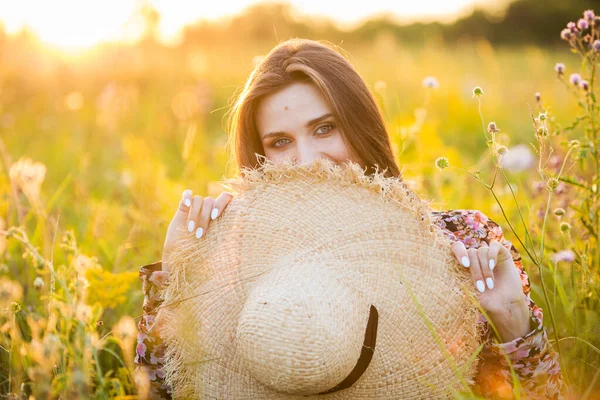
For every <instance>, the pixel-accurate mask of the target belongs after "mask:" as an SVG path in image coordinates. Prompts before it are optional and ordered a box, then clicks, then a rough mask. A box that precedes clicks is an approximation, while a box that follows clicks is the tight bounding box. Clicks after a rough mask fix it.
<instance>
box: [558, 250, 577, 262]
mask: <svg viewBox="0 0 600 400" xmlns="http://www.w3.org/2000/svg"><path fill="white" fill-rule="evenodd" d="M576 258H577V256H576V255H575V253H573V251H572V250H561V251H559V252H558V253H556V254H554V255H553V256H552V261H554V262H555V263H556V264H558V263H559V262H561V261H564V262H573V261H575V259H576Z"/></svg>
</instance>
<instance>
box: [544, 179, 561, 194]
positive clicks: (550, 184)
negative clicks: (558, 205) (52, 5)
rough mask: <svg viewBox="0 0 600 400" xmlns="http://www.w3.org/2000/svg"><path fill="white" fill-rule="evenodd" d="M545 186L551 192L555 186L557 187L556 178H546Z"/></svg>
mask: <svg viewBox="0 0 600 400" xmlns="http://www.w3.org/2000/svg"><path fill="white" fill-rule="evenodd" d="M546 187H547V188H548V190H549V191H551V192H553V191H555V190H556V188H557V187H558V179H556V178H550V179H548V182H546Z"/></svg>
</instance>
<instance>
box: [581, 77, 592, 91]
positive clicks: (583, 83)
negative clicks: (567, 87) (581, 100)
mask: <svg viewBox="0 0 600 400" xmlns="http://www.w3.org/2000/svg"><path fill="white" fill-rule="evenodd" d="M579 86H580V87H581V88H582V89H583V90H585V91H586V92H587V91H588V90H590V84H589V83H588V81H586V80H585V79H582V80H581V81H580V82H579Z"/></svg>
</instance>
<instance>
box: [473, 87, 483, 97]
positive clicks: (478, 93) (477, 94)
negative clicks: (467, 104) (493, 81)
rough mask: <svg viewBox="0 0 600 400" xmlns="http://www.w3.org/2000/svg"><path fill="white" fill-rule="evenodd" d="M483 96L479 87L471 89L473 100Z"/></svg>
mask: <svg viewBox="0 0 600 400" xmlns="http://www.w3.org/2000/svg"><path fill="white" fill-rule="evenodd" d="M481 96H483V89H482V88H481V87H479V86H475V87H474V88H473V98H476V97H481Z"/></svg>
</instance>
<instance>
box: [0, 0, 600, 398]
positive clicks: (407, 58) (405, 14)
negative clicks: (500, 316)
mask: <svg viewBox="0 0 600 400" xmlns="http://www.w3.org/2000/svg"><path fill="white" fill-rule="evenodd" d="M598 6H600V2H598V1H583V0H569V1H564V0H562V1H559V0H514V1H510V0H506V1H504V0H498V1H492V0H489V1H485V0H445V1H441V0H440V1H436V0H421V1H410V2H409V1H396V2H391V1H389V2H388V1H377V0H371V1H368V2H359V3H352V2H347V3H337V2H325V1H309V0H302V1H301V0H298V1H292V2H289V3H282V2H257V1H245V0H227V1H218V2H215V3H212V2H200V1H198V2H189V1H175V0H171V1H164V0H155V1H133V0H105V1H102V2H99V1H74V0H73V1H72V0H56V1H53V2H44V1H36V0H21V1H18V2H1V3H0V154H1V156H2V160H1V161H2V162H1V163H0V229H7V228H8V227H10V226H22V227H24V228H25V231H26V232H27V234H28V241H29V242H30V243H31V244H32V246H33V247H34V248H35V249H36V250H37V251H38V252H39V254H38V255H39V256H40V257H42V258H43V259H46V260H51V259H52V258H53V257H55V258H54V261H53V264H54V266H55V268H60V266H61V265H62V267H64V269H63V270H62V273H64V274H65V275H64V276H65V280H69V279H76V278H74V277H75V275H69V272H68V271H69V265H73V263H74V262H75V261H77V260H79V262H80V264H81V263H82V262H83V264H82V265H83V267H82V268H84V269H86V268H87V267H88V266H89V265H94V266H100V267H101V270H100V269H95V270H94V269H92V270H94V271H96V272H95V273H91V274H88V275H85V276H86V282H87V283H86V285H88V286H89V287H88V286H86V287H87V288H88V289H87V292H86V295H85V296H84V297H85V304H86V306H89V307H91V310H92V311H90V315H91V316H90V315H87V314H86V315H87V316H86V318H90V319H89V324H88V325H89V326H91V328H89V329H91V331H89V332H88V334H90V335H92V337H95V338H96V339H97V340H101V339H106V338H107V337H108V336H111V335H112V336H114V335H115V332H117V331H118V332H119V334H120V335H121V337H120V339H119V337H117V339H118V340H116V341H115V343H114V346H113V347H112V350H111V351H112V352H113V353H115V357H116V359H117V360H120V361H121V363H118V362H115V361H114V360H113V361H106V360H104V361H101V360H100V361H99V360H98V359H96V358H95V359H94V360H95V361H94V363H98V362H100V363H101V365H102V366H103V368H104V367H106V368H105V370H104V371H103V372H107V371H110V370H111V368H112V370H113V371H116V372H115V373H114V374H113V375H111V377H110V379H116V377H118V379H117V380H116V381H115V382H118V384H116V383H114V382H113V381H111V380H109V379H108V378H106V381H102V382H104V383H103V384H105V385H106V388H107V389H106V393H112V394H114V395H119V396H127V395H133V393H134V389H133V386H132V380H131V376H130V375H128V374H130V372H131V371H132V365H131V362H130V359H131V357H133V356H132V355H131V346H135V343H134V342H133V339H132V338H133V337H134V335H135V334H136V331H135V324H137V322H138V321H139V317H140V315H141V312H142V293H141V287H140V284H139V280H138V275H137V271H138V269H139V267H140V266H141V265H144V264H148V263H151V262H154V261H157V260H160V258H161V252H162V245H163V241H164V236H165V233H166V228H167V226H168V224H169V222H170V219H171V218H172V215H173V213H174V212H175V210H176V208H177V205H178V202H179V199H180V197H181V193H182V191H183V190H184V189H188V188H189V189H192V190H193V191H194V192H196V193H200V194H203V195H213V196H216V195H218V193H220V191H221V190H222V189H221V187H220V185H219V184H218V181H219V180H220V179H221V178H222V177H224V176H229V175H230V174H231V173H232V168H231V165H228V163H227V160H228V156H227V154H226V153H225V143H226V140H227V133H226V131H225V119H224V118H225V116H226V112H227V110H228V106H229V105H230V103H231V101H232V99H233V95H234V93H235V92H236V91H237V90H239V88H240V87H241V86H243V84H244V82H245V79H246V78H247V77H248V75H249V73H250V72H251V71H252V69H253V68H254V66H255V65H256V64H257V63H258V62H259V61H260V59H261V57H262V56H264V55H265V54H266V53H267V52H268V51H269V50H270V49H271V48H272V47H273V46H274V45H276V44H277V43H278V42H280V41H282V40H285V39H287V38H290V37H304V38H310V39H318V40H327V41H329V42H331V43H333V44H335V45H338V46H341V48H343V49H344V51H345V52H346V53H345V55H346V56H347V57H348V58H349V59H350V61H351V62H352V64H353V65H354V66H355V67H356V69H357V70H358V71H359V73H360V74H361V75H362V76H363V77H364V79H365V80H366V82H367V83H368V84H369V86H370V87H371V89H372V91H373V92H374V93H375V95H376V97H377V100H378V102H379V104H380V105H381V107H382V110H383V112H384V115H385V118H386V122H387V124H388V128H389V132H390V135H391V137H392V141H393V143H394V149H395V151H396V154H397V157H398V161H399V163H400V165H402V166H403V170H404V175H405V177H406V178H407V180H409V182H410V183H411V185H412V186H413V187H414V188H415V190H417V192H418V193H419V194H420V195H421V196H422V197H423V198H426V199H428V200H431V201H432V206H433V207H434V208H436V209H457V208H476V209H479V210H481V211H482V212H484V213H485V214H487V215H488V216H490V217H491V218H492V219H494V220H495V221H497V222H498V223H499V224H500V225H501V226H503V228H504V230H505V233H506V236H507V237H508V238H509V239H511V240H515V238H514V236H513V232H511V230H510V229H509V228H508V226H507V225H506V222H505V220H504V217H503V214H502V209H501V208H500V206H499V205H498V204H497V203H496V201H495V199H494V197H493V196H492V195H490V193H489V192H488V191H487V190H486V189H485V188H484V187H483V185H480V184H478V183H477V182H476V181H474V180H473V178H472V177H471V176H470V175H469V174H468V173H467V171H471V172H473V171H476V170H481V171H485V170H486V168H487V169H488V170H489V169H490V166H491V165H492V161H491V159H490V158H489V155H488V154H487V149H488V147H487V144H486V138H485V135H484V132H483V131H484V129H483V128H482V122H484V125H485V126H487V123H488V122H489V121H495V122H496V124H497V125H498V127H499V128H500V130H501V135H500V136H499V140H500V141H501V142H502V143H503V144H504V145H506V146H507V147H508V148H509V149H512V148H515V147H516V146H518V145H519V144H521V145H522V144H525V146H522V147H521V149H523V148H524V149H525V150H524V151H525V152H524V153H516V154H521V155H520V156H519V157H518V159H517V160H513V162H512V164H510V165H509V166H510V167H511V168H509V169H508V171H507V172H508V173H509V174H510V177H511V179H512V180H513V182H514V186H509V185H506V184H504V183H503V184H502V185H499V186H498V191H497V195H498V198H499V199H500V200H501V201H503V202H505V203H506V205H505V206H504V207H503V208H504V211H505V212H506V213H507V215H508V216H509V217H510V218H511V219H512V220H513V221H518V220H519V214H518V210H517V208H516V206H515V204H514V202H513V194H512V192H511V189H513V192H514V195H515V198H516V199H518V201H519V202H520V203H521V207H522V209H521V212H522V213H523V214H524V216H525V217H526V218H527V220H528V221H533V222H535V223H532V230H533V232H534V233H535V232H536V229H535V228H534V226H535V224H536V223H537V222H539V221H541V217H543V210H544V207H545V205H546V204H545V203H544V202H543V201H538V200H539V199H540V198H541V197H540V196H541V195H540V192H539V182H537V180H536V178H535V165H534V164H535V163H534V161H533V160H534V157H535V154H534V152H533V151H532V149H531V146H529V145H528V143H530V142H531V141H533V140H534V131H533V128H532V119H531V115H530V110H531V112H532V113H534V114H535V115H537V114H538V112H543V111H546V110H550V112H551V113H552V118H553V119H556V121H562V122H564V124H565V125H566V124H568V123H569V122H570V120H572V119H573V118H574V117H575V116H576V115H577V113H578V102H577V100H576V99H575V98H574V97H572V96H571V97H569V96H570V95H569V93H568V91H567V90H566V89H565V86H564V85H563V84H562V83H561V82H560V81H559V80H557V79H556V77H557V74H556V72H555V70H554V66H555V64H556V63H557V62H562V63H565V64H566V65H567V69H568V70H569V72H577V71H579V70H580V69H581V68H582V64H581V60H580V59H579V58H578V57H577V55H576V54H574V53H573V52H572V51H570V50H569V47H568V45H567V44H566V43H565V41H564V40H561V37H560V32H561V30H562V29H563V28H564V27H565V25H566V24H567V23H568V22H569V21H572V20H577V18H580V15H581V13H582V12H583V11H584V10H586V9H590V8H591V9H593V8H594V7H596V9H597V10H596V11H599V12H600V7H598ZM426 77H430V78H428V80H425V83H424V79H425V78H426ZM432 78H433V80H432ZM475 86H480V87H481V88H483V90H484V96H483V97H481V98H480V99H479V101H480V104H479V101H478V100H477V99H474V98H473V95H472V90H473V88H474V87H475ZM536 93H539V96H540V98H541V100H540V101H536ZM480 109H481V112H482V114H483V116H484V119H485V121H482V118H481V116H480V114H479V110H480ZM523 154H524V155H523ZM561 154H563V155H564V151H563V150H559V151H557V152H556V156H557V157H560V155H561ZM439 157H446V158H447V159H448V161H449V164H450V165H451V166H452V167H451V168H449V169H448V170H445V171H443V172H440V171H439V170H438V169H436V168H435V160H436V159H438V158H439ZM507 162H508V161H507ZM554 162H560V158H559V159H555V160H554ZM17 163H20V164H18V165H20V168H21V169H20V171H21V172H20V173H21V174H22V175H23V176H24V178H23V179H24V180H25V184H24V185H29V189H28V190H25V189H24V188H23V185H21V186H19V184H18V182H17V180H16V178H15V174H17V172H15V173H14V174H13V175H12V176H11V173H10V171H11V166H13V165H17ZM486 165H487V167H486ZM14 169H15V168H13V170H14ZM487 178H489V175H488V176H487ZM465 188H468V190H465ZM554 201H555V202H556V206H557V207H558V206H560V207H567V205H568V201H569V198H568V197H562V198H561V197H560V196H557V197H556V199H555V200H554ZM540 213H542V214H540ZM559 223H560V221H554V220H553V221H551V222H550V223H549V225H548V227H547V228H546V229H547V230H548V231H549V232H554V236H555V238H556V241H550V240H549V244H548V246H550V247H549V250H548V251H550V252H558V251H559V250H561V246H562V244H561V243H560V241H559V240H558V232H559ZM515 231H516V233H518V234H522V233H523V228H522V227H521V226H520V225H518V224H515ZM538 231H539V229H538ZM66 232H71V233H70V235H72V238H71V239H73V240H75V241H76V243H77V250H74V249H71V250H69V251H70V253H69V251H66V252H65V253H64V254H61V253H60V252H59V251H58V242H59V241H60V239H61V238H63V240H65V238H64V236H63V235H65V234H66ZM551 235H552V234H551ZM515 243H516V240H515ZM517 247H519V246H517ZM24 249H25V250H24ZM26 249H27V246H25V245H24V244H23V243H22V241H18V240H9V241H6V240H5V239H2V238H0V263H1V265H0V268H1V274H2V276H4V279H5V280H4V281H3V282H4V283H3V285H4V286H3V287H6V288H8V289H5V291H4V292H6V293H5V295H4V297H3V299H4V300H3V301H4V303H3V304H4V305H5V306H8V305H9V304H10V302H11V301H16V302H18V303H19V304H21V308H22V311H21V313H19V314H23V313H24V314H25V315H26V318H24V319H23V321H24V322H23V324H22V325H20V326H17V325H18V324H17V325H15V324H12V325H11V324H9V325H6V326H5V327H4V328H3V332H4V335H5V339H6V345H7V346H8V345H9V344H10V343H12V342H11V341H10V340H9V338H11V337H12V339H13V341H14V340H16V339H15V335H20V337H21V339H20V340H23V341H24V342H23V343H26V344H27V343H29V344H27V345H30V343H31V340H32V335H33V337H34V339H35V335H34V334H32V333H31V332H30V335H29V336H28V335H27V334H24V333H23V332H24V331H25V332H27V329H29V330H30V331H31V329H33V331H34V333H35V332H36V329H35V328H32V325H35V324H40V322H39V321H40V318H42V319H43V318H49V316H48V315H44V316H43V317H39V318H37V317H36V315H38V314H39V315H42V314H43V312H39V313H38V314H36V310H43V309H44V307H46V306H47V304H48V301H49V300H48V297H47V295H48V290H49V285H50V276H51V273H49V272H48V271H47V269H45V268H43V267H41V266H40V265H36V263H35V262H34V261H30V260H29V259H30V258H31V257H33V258H35V254H34V255H33V256H32V255H31V254H32V251H29V252H28V251H26ZM519 250H520V251H523V249H522V248H519ZM24 252H25V253H27V254H25V255H23V253H24ZM55 252H56V255H54V253H55ZM82 257H85V258H82ZM33 258H32V259H33ZM84 261H85V262H84ZM86 263H88V264H86ZM41 264H43V262H42V263H41ZM524 265H525V269H526V270H527V271H528V272H529V273H530V277H531V279H532V283H533V290H532V298H533V299H534V300H535V301H536V303H538V304H540V305H541V306H542V307H543V308H544V309H546V304H545V301H544V300H543V298H542V293H541V289H540V286H539V284H538V282H539V272H538V270H537V269H536V268H534V267H533V266H530V265H531V264H528V261H527V259H526V257H525V256H524ZM567 272H569V271H568V270H567ZM553 273H554V272H553ZM569 273H572V270H570V272H569ZM37 277H40V278H41V281H40V280H37V281H36V278H37ZM68 277H70V278H68ZM8 282H13V283H8ZM34 282H37V283H38V284H37V285H34ZM39 282H42V284H41V285H40V284H39ZM10 285H13V286H10ZM14 285H18V286H20V288H21V289H15V286H14ZM73 290H75V289H73ZM554 290H555V294H556V286H555V287H554ZM59 292H60V290H59ZM590 293H592V294H590V295H589V296H588V297H592V298H594V297H595V296H596V294H597V292H590ZM594 301H595V300H594ZM591 304H592V305H588V306H586V308H585V313H586V319H585V321H586V322H585V325H578V323H577V322H576V321H575V322H573V310H574V309H575V308H576V306H577V304H575V303H573V304H571V305H570V306H569V307H567V306H565V307H559V306H556V307H557V309H556V311H555V312H556V315H557V319H558V321H559V323H558V325H557V329H558V330H559V331H560V336H561V337H562V336H568V335H571V334H575V333H576V330H577V331H579V332H581V329H584V330H586V332H587V333H586V334H587V335H588V336H587V337H588V338H592V337H596V338H597V337H598V336H600V332H599V328H598V317H597V313H596V312H597V309H596V304H597V303H596V302H593V303H591ZM94 305H96V306H94ZM94 307H96V308H94ZM27 313H29V314H27ZM47 313H49V311H48V312H47ZM73 315H76V314H73ZM575 319H576V318H575ZM7 321H9V322H10V318H8V319H7ZM98 321H102V324H99V322H98ZM547 321H548V322H547V324H548V325H549V329H550V330H552V329H553V327H552V325H550V323H549V320H547ZM119 324H120V325H119ZM582 324H583V323H582ZM24 326H25V328H24ZM115 327H117V328H115ZM19 332H20V333H19ZM40 335H42V334H41V333H40ZM93 335H95V336H93ZM42 336H43V335H42ZM42 336H40V340H42V339H41V338H42ZM550 336H551V335H550V334H549V337H550ZM27 338H29V342H27V340H26V339H27ZM127 340H129V341H127ZM590 340H591V339H590ZM92 341H93V340H92ZM44 343H45V342H44ZM571 344H572V343H571ZM564 345H565V346H566V347H568V346H569V344H568V343H567V342H565V344H564ZM572 345H573V346H575V345H574V344H572ZM127 346H129V348H128V347H127ZM7 348H8V347H7ZM27 349H28V348H26V349H25V350H22V351H21V354H23V353H24V354H25V356H26V357H31V358H32V360H38V359H37V358H35V357H36V356H35V355H33V354H30V353H31V352H33V351H34V350H27ZM573 349H575V347H573ZM1 353H2V359H3V360H4V361H5V366H8V368H6V367H5V368H4V372H3V373H4V376H3V378H2V382H0V387H1V388H2V390H0V391H1V392H3V393H6V392H10V391H13V392H14V391H18V390H24V391H25V392H26V390H27V389H23V387H21V388H20V389H19V387H16V386H15V385H16V384H17V383H18V382H27V380H28V379H29V378H31V376H32V375H31V373H30V372H28V365H29V366H30V364H31V365H34V364H35V363H34V361H31V363H30V364H27V363H24V364H19V365H17V364H15V362H16V361H15V357H16V356H10V355H11V354H12V353H11V352H9V351H7V352H1ZM105 353H106V352H105ZM594 354H595V352H594V351H589V350H585V351H584V350H581V352H578V350H576V349H575V350H573V355H572V357H569V358H568V360H567V362H568V366H567V367H568V368H570V369H571V371H572V374H573V380H574V382H575V383H576V386H575V387H576V388H577V390H579V391H580V392H581V393H583V392H585V391H586V390H588V391H589V392H588V394H587V395H588V396H593V393H596V389H597V387H598V383H597V378H598V373H597V372H598V368H599V367H598V363H597V361H598V360H597V354H596V355H594ZM129 356H131V357H129ZM40 357H41V356H40ZM81 357H87V356H86V355H81ZM89 357H91V356H89ZM594 357H596V358H594ZM109 358H110V357H109ZM83 359H84V358H82V360H83ZM38 361H39V360H38ZM102 363H104V364H102ZM35 365H37V364H35ZM590 366H591V367H590ZM580 370H585V373H584V374H583V375H577V374H576V371H580ZM40 371H41V372H40ZM40 371H38V372H37V373H39V374H42V373H48V375H47V377H48V379H51V378H50V377H52V376H55V375H52V373H51V372H48V371H45V370H43V369H41V370H40ZM118 371H121V372H120V373H121V375H119V372H118ZM123 371H124V372H123ZM128 371H129V372H128ZM86 374H90V376H92V377H93V376H94V374H98V371H96V372H89V371H88V372H85V373H84V376H86V377H87V376H88V375H86ZM576 375H577V376H576ZM38 376H39V375H38ZM43 376H46V375H43ZM70 377H72V373H65V375H64V376H63V378H64V379H63V381H64V382H63V385H64V386H60V385H59V387H63V388H64V387H66V386H67V383H66V382H70V381H69V379H71V378H70ZM578 377H579V378H578ZM86 379H87V378H86ZM89 379H90V380H89V381H86V382H88V383H85V384H83V383H82V384H81V385H82V386H81V388H83V389H81V390H83V391H86V390H88V391H89V390H92V389H91V387H96V384H95V383H94V384H92V383H90V382H93V379H92V378H89ZM83 381H85V379H84V380H83ZM83 381H82V382H83ZM109 381H110V382H113V383H110V384H109V383H107V382H109ZM11 382H12V383H11ZM77 382H79V381H77ZM11 385H12V386H11ZM52 385H54V383H53V384H52ZM86 385H88V386H86ZM25 386H26V385H25ZM53 387H54V386H53ZM589 388H593V390H592V389H589ZM590 398H592V397H590Z"/></svg>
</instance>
